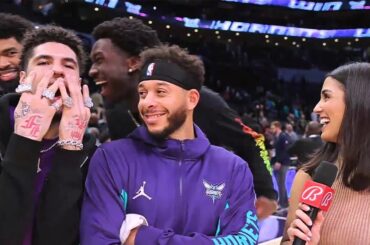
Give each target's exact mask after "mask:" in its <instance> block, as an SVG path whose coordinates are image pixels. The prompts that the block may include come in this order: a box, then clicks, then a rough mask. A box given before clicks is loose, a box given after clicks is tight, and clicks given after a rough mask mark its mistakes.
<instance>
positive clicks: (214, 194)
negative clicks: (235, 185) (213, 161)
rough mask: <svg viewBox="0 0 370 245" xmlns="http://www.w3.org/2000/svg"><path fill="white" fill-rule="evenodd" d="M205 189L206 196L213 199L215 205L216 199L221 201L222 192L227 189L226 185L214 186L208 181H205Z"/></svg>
mask: <svg viewBox="0 0 370 245" xmlns="http://www.w3.org/2000/svg"><path fill="white" fill-rule="evenodd" d="M203 185H204V188H206V195H207V196H209V197H210V198H211V199H212V202H213V203H215V200H216V199H221V197H222V191H223V190H224V189H225V183H222V184H219V185H212V184H210V183H208V182H207V181H205V180H203Z"/></svg>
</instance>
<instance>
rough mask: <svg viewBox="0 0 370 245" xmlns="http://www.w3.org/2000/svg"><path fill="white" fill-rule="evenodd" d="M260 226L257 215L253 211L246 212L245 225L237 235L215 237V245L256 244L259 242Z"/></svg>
mask: <svg viewBox="0 0 370 245" xmlns="http://www.w3.org/2000/svg"><path fill="white" fill-rule="evenodd" d="M258 234H259V228H258V225H257V216H256V215H255V214H254V212H252V211H248V212H247V213H246V220H245V225H244V226H243V228H242V229H241V230H240V231H239V232H238V234H236V235H227V236H221V237H215V238H213V239H212V241H213V244H214V245H250V244H252V245H254V244H257V243H258Z"/></svg>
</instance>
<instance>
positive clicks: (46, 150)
mask: <svg viewBox="0 0 370 245" xmlns="http://www.w3.org/2000/svg"><path fill="white" fill-rule="evenodd" d="M57 144H58V141H56V142H55V143H54V144H52V145H51V146H50V147H49V148H47V149H45V150H41V151H40V153H45V152H48V151H50V150H51V149H53V148H54V146H56V145H57Z"/></svg>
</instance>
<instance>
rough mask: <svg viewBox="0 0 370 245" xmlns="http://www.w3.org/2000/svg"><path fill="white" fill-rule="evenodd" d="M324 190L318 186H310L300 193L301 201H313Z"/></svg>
mask: <svg viewBox="0 0 370 245" xmlns="http://www.w3.org/2000/svg"><path fill="white" fill-rule="evenodd" d="M323 192H324V190H323V189H322V188H321V187H320V186H310V187H308V188H307V189H306V190H305V191H304V192H303V193H302V199H303V200H309V201H315V200H316V199H317V197H318V196H320V195H321V194H322V193H323Z"/></svg>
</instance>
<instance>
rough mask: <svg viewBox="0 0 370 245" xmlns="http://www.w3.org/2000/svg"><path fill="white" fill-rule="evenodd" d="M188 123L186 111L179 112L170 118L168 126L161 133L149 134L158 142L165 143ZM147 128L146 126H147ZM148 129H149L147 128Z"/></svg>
mask: <svg viewBox="0 0 370 245" xmlns="http://www.w3.org/2000/svg"><path fill="white" fill-rule="evenodd" d="M185 121H186V109H183V110H178V111H177V112H175V113H174V114H172V115H171V116H170V117H169V118H168V126H167V127H166V128H164V129H163V130H162V131H160V132H150V131H149V130H148V132H149V134H150V135H151V136H152V137H153V138H155V139H156V140H159V141H163V140H165V139H167V138H168V136H170V135H171V134H172V133H173V132H175V131H176V130H178V129H179V128H180V127H181V126H182V125H183V124H184V123H185ZM145 126H146V125H145ZM147 129H148V127H147Z"/></svg>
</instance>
